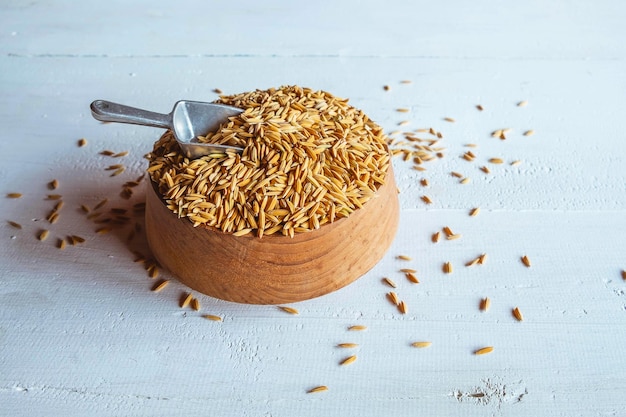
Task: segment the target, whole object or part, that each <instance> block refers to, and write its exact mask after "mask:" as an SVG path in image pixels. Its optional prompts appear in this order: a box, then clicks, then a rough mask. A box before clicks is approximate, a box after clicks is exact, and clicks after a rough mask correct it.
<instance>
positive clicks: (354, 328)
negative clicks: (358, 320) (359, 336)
mask: <svg viewBox="0 0 626 417" xmlns="http://www.w3.org/2000/svg"><path fill="white" fill-rule="evenodd" d="M348 330H350V331H356V332H358V331H363V330H367V326H363V325H362V324H356V325H354V326H350V327H348Z"/></svg>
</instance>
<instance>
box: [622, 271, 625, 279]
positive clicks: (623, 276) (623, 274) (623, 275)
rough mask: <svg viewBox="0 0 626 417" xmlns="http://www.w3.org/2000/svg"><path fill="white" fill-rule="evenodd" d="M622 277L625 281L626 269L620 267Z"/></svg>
mask: <svg viewBox="0 0 626 417" xmlns="http://www.w3.org/2000/svg"><path fill="white" fill-rule="evenodd" d="M622 279H623V280H624V281H626V269H622Z"/></svg>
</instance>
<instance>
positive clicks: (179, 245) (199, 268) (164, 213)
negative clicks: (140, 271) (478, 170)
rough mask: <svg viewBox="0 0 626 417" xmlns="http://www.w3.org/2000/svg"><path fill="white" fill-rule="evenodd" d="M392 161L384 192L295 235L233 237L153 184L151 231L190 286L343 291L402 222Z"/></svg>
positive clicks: (249, 291)
mask: <svg viewBox="0 0 626 417" xmlns="http://www.w3.org/2000/svg"><path fill="white" fill-rule="evenodd" d="M398 217H399V204H398V195H397V188H396V184H395V181H394V176H393V171H392V169H391V165H390V168H389V172H388V173H387V180H386V182H385V184H384V185H383V186H381V187H380V188H379V190H378V192H377V197H376V198H372V199H371V200H369V201H368V202H366V203H365V204H364V205H363V207H362V208H360V209H358V210H356V211H354V212H353V213H351V214H350V215H349V216H348V217H345V218H342V219H339V220H337V221H335V222H333V223H331V224H325V225H323V226H322V227H320V228H319V229H317V230H314V231H311V232H306V233H297V234H296V235H295V236H294V237H293V238H291V237H288V236H283V235H278V234H276V235H270V236H264V237H262V238H258V237H256V236H253V235H250V234H248V235H245V236H239V237H237V236H233V235H232V234H227V233H224V232H221V231H219V230H216V229H213V228H209V227H203V226H198V227H193V224H192V223H191V222H190V221H189V220H187V219H184V218H182V219H181V218H178V216H177V215H176V214H175V213H173V212H171V211H170V210H169V209H168V208H167V207H166V205H165V203H164V201H163V200H162V198H161V196H160V194H159V192H158V190H157V188H156V186H155V185H154V184H151V185H149V186H148V190H147V196H146V234H147V238H148V244H149V245H150V248H151V250H152V253H153V254H154V256H155V257H156V259H157V260H158V262H159V263H160V264H161V265H162V266H164V267H165V268H167V269H169V270H170V271H171V272H172V273H173V274H174V275H176V276H177V277H178V279H179V280H180V281H181V282H182V283H184V284H185V285H187V286H188V287H190V288H192V289H194V290H196V291H199V292H201V293H204V294H207V295H210V296H212V297H216V298H220V299H223V300H228V301H234V302H238V303H247V304H282V303H291V302H295V301H302V300H307V299H310V298H314V297H319V296H321V295H324V294H327V293H330V292H332V291H335V290H338V289H339V288H342V287H344V286H346V285H348V284H349V283H351V282H353V281H355V280H356V279H357V278H359V277H360V276H362V275H363V274H364V273H365V272H367V271H368V270H370V269H371V268H372V267H373V266H374V265H376V263H378V261H379V260H380V259H381V258H382V257H383V255H384V254H385V252H386V251H387V249H388V248H389V246H390V245H391V242H392V241H393V239H394V236H395V234H396V230H397V227H398Z"/></svg>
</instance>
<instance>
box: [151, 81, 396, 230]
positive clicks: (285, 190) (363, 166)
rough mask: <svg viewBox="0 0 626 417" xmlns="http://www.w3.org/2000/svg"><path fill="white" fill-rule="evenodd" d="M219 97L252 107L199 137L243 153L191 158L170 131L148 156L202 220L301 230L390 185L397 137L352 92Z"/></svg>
mask: <svg viewBox="0 0 626 417" xmlns="http://www.w3.org/2000/svg"><path fill="white" fill-rule="evenodd" d="M217 102H219V103H223V104H227V105H231V106H236V107H239V108H242V109H245V111H244V112H243V113H242V114H241V115H239V116H236V117H232V118H230V120H229V121H228V122H227V123H224V124H222V125H221V126H220V128H219V129H218V130H217V131H216V132H215V133H213V134H210V135H207V136H206V137H200V138H199V140H200V141H204V142H211V143H217V144H229V145H237V146H241V147H243V148H244V151H243V153H241V154H236V153H232V154H231V153H226V154H213V155H208V156H205V157H201V158H199V159H194V160H190V159H188V158H186V157H185V156H184V155H183V154H182V153H181V152H180V149H179V147H178V144H177V143H176V141H175V139H174V136H173V134H172V132H169V131H168V132H167V133H165V134H164V135H163V136H162V137H161V139H160V140H159V141H158V142H157V143H156V144H155V146H154V150H153V151H152V153H150V154H148V159H149V161H150V166H149V168H148V172H149V173H150V176H151V178H152V181H154V183H155V184H157V186H158V190H159V192H160V194H161V195H162V196H163V198H164V200H165V202H166V204H167V207H168V208H169V209H170V210H172V211H173V212H174V213H176V214H177V215H178V216H179V217H186V218H187V219H189V220H190V221H191V222H193V224H194V226H199V225H207V226H211V227H214V228H217V229H219V230H222V231H224V232H227V233H234V234H236V235H245V234H247V233H251V232H252V233H255V234H256V235H257V236H259V237H262V236H263V235H271V234H275V233H280V234H283V235H286V236H291V237H293V236H294V234H295V233H300V232H307V231H310V230H313V229H318V228H319V227H320V226H322V225H323V224H326V223H332V222H333V221H335V220H337V219H339V218H341V217H346V216H348V215H350V213H352V212H353V211H354V210H356V209H358V208H360V207H361V206H362V205H363V204H364V203H365V202H367V201H368V200H369V199H370V198H372V197H373V196H374V195H375V194H376V191H377V190H378V188H379V187H380V186H381V185H382V184H383V183H384V182H385V178H386V175H387V171H388V169H389V163H390V161H389V160H390V156H389V149H388V147H387V144H386V142H387V137H386V136H385V134H384V133H383V130H382V128H381V127H380V126H378V125H377V124H376V123H374V122H373V121H371V120H370V119H369V118H368V117H367V116H366V115H365V114H364V113H363V112H362V111H360V110H358V109H355V108H354V107H352V106H350V105H348V100H346V99H340V98H337V97H334V96H333V95H331V94H329V93H327V92H324V91H313V90H311V89H308V88H302V87H298V86H284V87H281V88H278V89H274V88H271V89H268V90H256V91H252V92H248V93H242V94H238V95H233V96H221V97H220V99H219V100H218V101H217Z"/></svg>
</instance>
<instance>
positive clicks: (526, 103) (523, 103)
mask: <svg viewBox="0 0 626 417" xmlns="http://www.w3.org/2000/svg"><path fill="white" fill-rule="evenodd" d="M527 105H528V101H527V100H522V101H520V102H519V103H517V107H526V106H527Z"/></svg>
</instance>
